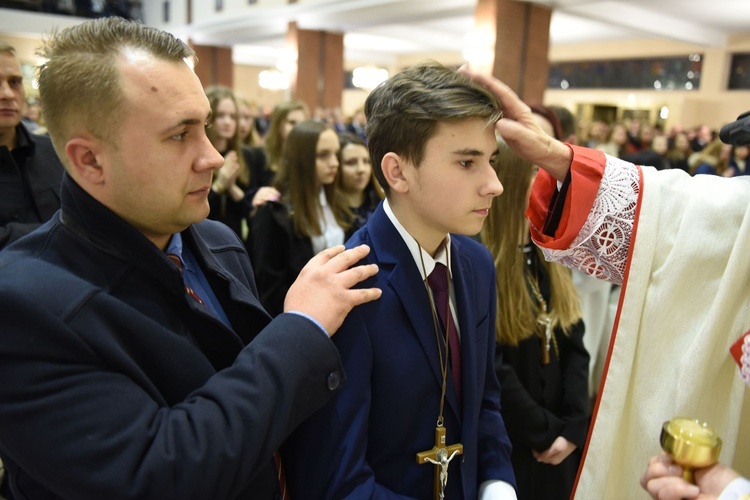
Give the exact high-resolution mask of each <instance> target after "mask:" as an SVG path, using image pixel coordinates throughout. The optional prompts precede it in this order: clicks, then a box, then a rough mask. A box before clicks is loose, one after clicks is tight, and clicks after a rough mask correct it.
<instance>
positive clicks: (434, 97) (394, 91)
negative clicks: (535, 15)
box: [365, 61, 502, 195]
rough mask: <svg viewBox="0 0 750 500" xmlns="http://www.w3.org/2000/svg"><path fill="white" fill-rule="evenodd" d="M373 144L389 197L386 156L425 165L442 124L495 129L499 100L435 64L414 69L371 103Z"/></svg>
mask: <svg viewBox="0 0 750 500" xmlns="http://www.w3.org/2000/svg"><path fill="white" fill-rule="evenodd" d="M365 115H366V116H367V127H366V129H365V131H366V136H367V145H368V148H369V149H370V158H371V160H372V168H373V171H374V172H375V177H376V178H377V179H378V182H380V184H381V186H383V190H384V191H385V193H386V195H388V193H389V191H390V189H389V186H388V182H387V181H386V180H385V177H384V176H383V170H382V167H381V162H382V160H383V157H384V156H385V155H386V154H387V153H389V152H393V153H396V154H398V155H399V156H401V157H402V158H403V159H405V160H407V161H410V162H411V163H413V164H414V165H415V166H419V164H420V163H421V162H422V159H423V158H424V155H425V146H426V144H427V141H428V140H429V139H430V138H432V136H434V135H435V133H436V132H437V127H438V125H439V123H441V122H459V121H463V120H468V119H471V118H481V119H483V120H487V124H488V125H491V124H494V123H495V122H496V121H497V120H498V119H500V117H501V116H502V112H501V111H500V104H499V103H498V101H497V99H496V98H495V96H493V95H492V94H491V93H490V92H489V91H488V90H487V89H485V88H484V87H482V86H481V85H479V84H477V83H475V82H473V81H471V80H470V79H469V78H468V77H466V76H464V75H462V74H461V73H458V72H457V71H455V70H453V69H450V68H448V67H446V66H443V65H442V64H439V63H437V62H434V61H429V62H425V63H421V64H418V65H416V66H412V67H411V68H409V69H407V70H405V71H402V72H401V73H398V74H396V75H394V76H392V77H391V78H389V79H388V80H386V81H385V82H384V83H382V84H381V85H380V86H378V87H377V88H375V90H373V91H372V92H371V93H370V95H369V96H368V97H367V100H366V101H365Z"/></svg>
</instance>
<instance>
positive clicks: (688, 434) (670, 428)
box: [660, 417, 721, 483]
mask: <svg viewBox="0 0 750 500" xmlns="http://www.w3.org/2000/svg"><path fill="white" fill-rule="evenodd" d="M660 442H661V448H662V449H663V450H664V451H665V452H667V454H668V455H669V456H670V457H672V460H674V461H675V462H676V463H677V464H679V465H680V466H681V467H682V470H683V471H684V472H683V473H682V478H683V479H684V480H685V481H688V482H690V483H693V482H695V481H694V478H693V470H694V469H697V468H701V467H708V466H711V465H713V464H715V463H716V462H717V460H718V459H719V452H721V439H720V438H719V436H717V435H716V432H715V431H714V430H713V429H712V428H711V427H709V426H708V425H707V424H706V423H705V422H701V421H700V420H694V419H690V418H685V417H675V418H673V419H672V420H670V421H668V422H664V425H663V426H662V428H661V438H660Z"/></svg>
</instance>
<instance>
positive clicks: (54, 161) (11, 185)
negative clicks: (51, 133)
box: [0, 41, 63, 249]
mask: <svg viewBox="0 0 750 500" xmlns="http://www.w3.org/2000/svg"><path fill="white" fill-rule="evenodd" d="M25 100H26V93H25V91H24V87H23V74H22V72H21V64H20V63H19V62H18V58H17V57H16V53H15V50H14V49H13V47H11V46H10V45H8V44H7V43H5V42H3V41H0V249H2V248H4V247H5V246H7V245H8V244H10V243H12V242H14V241H15V240H17V239H18V238H20V237H21V236H24V235H25V234H28V233H30V232H31V231H33V230H34V229H36V228H37V227H39V226H40V225H42V223H43V222H46V221H47V220H49V219H50V217H52V214H54V213H55V212H56V211H57V210H58V209H59V208H60V182H61V181H62V176H63V166H62V164H61V163H60V160H59V159H58V158H57V154H55V150H54V149H53V148H52V142H51V141H50V140H49V138H48V137H44V136H38V135H32V134H30V133H29V131H28V130H27V129H26V127H25V126H24V125H23V124H22V123H21V119H22V118H23V106H24V103H25Z"/></svg>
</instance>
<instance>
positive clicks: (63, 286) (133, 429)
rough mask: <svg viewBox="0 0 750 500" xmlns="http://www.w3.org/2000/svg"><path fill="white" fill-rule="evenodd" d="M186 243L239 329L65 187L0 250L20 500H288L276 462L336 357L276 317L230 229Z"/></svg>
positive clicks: (157, 254) (3, 433)
mask: <svg viewBox="0 0 750 500" xmlns="http://www.w3.org/2000/svg"><path fill="white" fill-rule="evenodd" d="M181 235H182V239H183V245H184V246H185V247H186V248H188V249H189V251H190V252H191V253H192V254H193V256H194V257H195V259H196V260H197V262H198V263H199V265H200V267H201V269H202V271H203V273H204V274H205V276H206V279H207V281H208V283H209V284H210V286H211V288H212V290H213V292H214V294H215V295H216V297H217V299H218V300H219V302H220V303H221V306H222V308H223V310H224V312H225V313H226V315H227V317H228V319H229V321H230V323H231V325H232V328H231V329H230V328H228V327H227V326H225V325H224V324H223V323H222V322H221V321H220V320H218V319H217V318H216V317H214V316H213V315H211V314H210V313H209V312H207V310H206V309H205V308H204V307H203V306H202V305H200V304H199V303H198V302H196V301H194V300H193V299H192V298H190V297H188V295H187V294H186V293H185V289H184V285H183V282H182V280H181V276H180V272H179V270H178V268H177V267H176V266H174V265H173V264H172V263H171V262H170V261H169V259H168V258H167V256H166V255H165V254H164V253H163V252H162V251H160V250H159V249H158V248H157V247H156V246H155V245H154V244H153V243H152V242H151V241H149V240H148V239H146V238H145V237H144V235H143V234H141V233H140V232H139V231H137V230H136V229H135V228H134V227H132V226H131V225H129V224H127V223H126V222H125V221H123V220H122V219H121V218H120V217H119V216H117V215H116V214H114V213H113V212H112V211H110V210H109V209H107V208H106V207H105V206H103V205H102V204H100V203H99V202H98V201H96V200H95V199H93V198H92V197H91V196H90V195H88V194H87V193H86V192H85V191H84V190H83V189H82V188H81V187H79V186H78V185H77V184H76V183H75V182H74V181H72V180H71V179H70V178H68V177H65V179H64V181H63V187H62V210H61V212H59V214H58V215H56V216H55V217H53V219H52V220H50V221H49V222H48V223H46V224H45V225H44V226H43V227H42V228H41V229H40V230H39V231H37V232H35V233H34V234H33V235H30V236H28V237H27V238H24V239H23V240H21V241H19V242H17V243H15V244H14V245H12V246H10V247H8V248H7V249H5V250H4V251H3V252H0V316H2V318H3V333H2V335H0V380H3V381H5V382H4V383H3V384H0V401H2V404H0V457H1V458H2V460H3V462H4V463H5V466H6V468H7V471H8V476H9V478H10V480H11V488H12V491H13V494H14V496H15V497H16V498H24V499H40V498H80V499H97V500H98V499H102V498H106V499H110V500H114V499H120V498H132V499H158V500H162V499H167V498H175V499H176V498H179V499H206V498H210V499H240V498H243V499H244V498H246V499H250V498H252V499H258V498H260V499H271V498H274V497H275V495H276V494H277V492H278V484H277V480H276V475H275V468H274V465H273V452H274V450H276V449H277V448H278V447H279V445H280V444H281V442H282V441H283V440H284V439H285V438H286V436H287V435H288V434H289V433H290V432H291V431H292V430H293V429H294V428H295V427H296V426H297V425H298V424H299V423H300V422H301V421H302V420H304V419H305V418H307V417H308V416H309V415H310V414H311V413H313V412H314V411H315V410H316V409H318V408H319V407H320V406H321V405H323V404H324V403H325V402H326V401H327V400H328V399H329V398H330V397H331V396H332V395H333V394H334V393H335V391H336V390H337V389H338V381H340V380H341V379H342V378H343V376H344V375H343V368H342V365H341V362H340V359H339V356H338V353H337V351H336V348H335V346H334V345H333V343H332V342H331V341H330V340H329V339H328V338H327V336H326V335H325V334H324V333H323V332H321V331H320V329H319V327H317V326H316V325H315V324H314V323H313V322H312V321H310V320H309V319H307V318H305V317H303V316H300V315H297V314H283V315H281V316H280V317H278V318H276V319H274V320H271V317H270V316H269V315H268V314H267V313H266V312H265V310H264V309H263V308H262V307H261V305H260V302H259V300H258V294H257V290H256V287H255V281H254V279H253V272H252V267H251V265H250V261H249V260H248V258H247V255H246V253H245V250H244V248H243V246H242V244H241V242H240V241H239V239H238V238H237V237H236V236H235V235H234V234H233V233H232V232H231V231H229V230H228V229H227V228H226V227H225V226H223V225H222V224H218V223H216V222H213V221H203V222H200V223H198V224H194V225H192V226H191V227H189V228H187V229H186V230H185V231H183V232H182V233H181ZM248 344H249V345H248ZM245 346H247V347H245Z"/></svg>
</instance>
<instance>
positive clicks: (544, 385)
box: [481, 143, 589, 500]
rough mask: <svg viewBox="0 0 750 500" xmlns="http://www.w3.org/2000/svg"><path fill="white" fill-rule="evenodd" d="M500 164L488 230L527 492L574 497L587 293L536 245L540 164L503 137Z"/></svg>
mask: <svg viewBox="0 0 750 500" xmlns="http://www.w3.org/2000/svg"><path fill="white" fill-rule="evenodd" d="M495 169H496V171H497V173H498V178H499V179H500V182H502V184H503V186H504V187H505V189H504V192H503V195H502V196H499V197H498V198H496V199H495V200H494V202H493V204H492V208H491V209H490V213H489V215H488V217H487V220H486V221H485V224H484V227H483V228H482V233H481V237H482V241H483V242H484V244H485V245H487V247H488V248H489V249H490V251H491V253H492V255H493V256H494V259H495V268H496V279H497V291H498V293H497V297H498V302H497V318H496V335H497V352H496V357H495V370H496V372H497V376H498V379H499V380H500V384H501V386H502V395H501V398H502V402H503V405H502V414H503V420H504V421H505V425H506V428H507V430H508V435H509V437H510V440H511V443H512V444H513V452H512V455H511V460H512V462H513V470H514V472H515V474H516V481H517V485H518V498H519V499H544V500H549V499H558V498H559V499H567V498H569V496H570V493H571V491H572V488H573V484H574V481H575V476H576V471H577V469H578V463H579V460H580V451H581V450H582V448H583V445H584V442H585V440H586V433H587V427H588V404H589V403H588V363H589V355H588V353H587V351H586V349H585V348H584V345H583V332H584V326H583V322H582V321H581V311H580V307H579V304H578V296H577V293H576V289H575V287H574V286H573V282H572V279H571V275H570V270H569V269H567V268H565V267H563V266H560V265H558V264H552V263H548V262H546V261H545V260H544V257H543V256H542V253H541V251H540V250H539V249H538V248H537V247H536V246H535V245H533V244H532V242H531V238H530V234H529V225H528V221H527V219H526V217H525V216H524V212H525V210H526V207H527V205H528V197H529V192H530V189H531V183H532V180H533V179H534V176H535V174H536V170H537V168H536V167H535V166H534V165H532V164H530V163H529V162H526V161H524V160H521V159H520V158H518V157H517V156H516V155H515V153H513V152H512V151H511V150H510V148H508V147H507V146H506V145H505V144H504V143H500V144H499V154H498V156H497V158H496V160H495Z"/></svg>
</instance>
